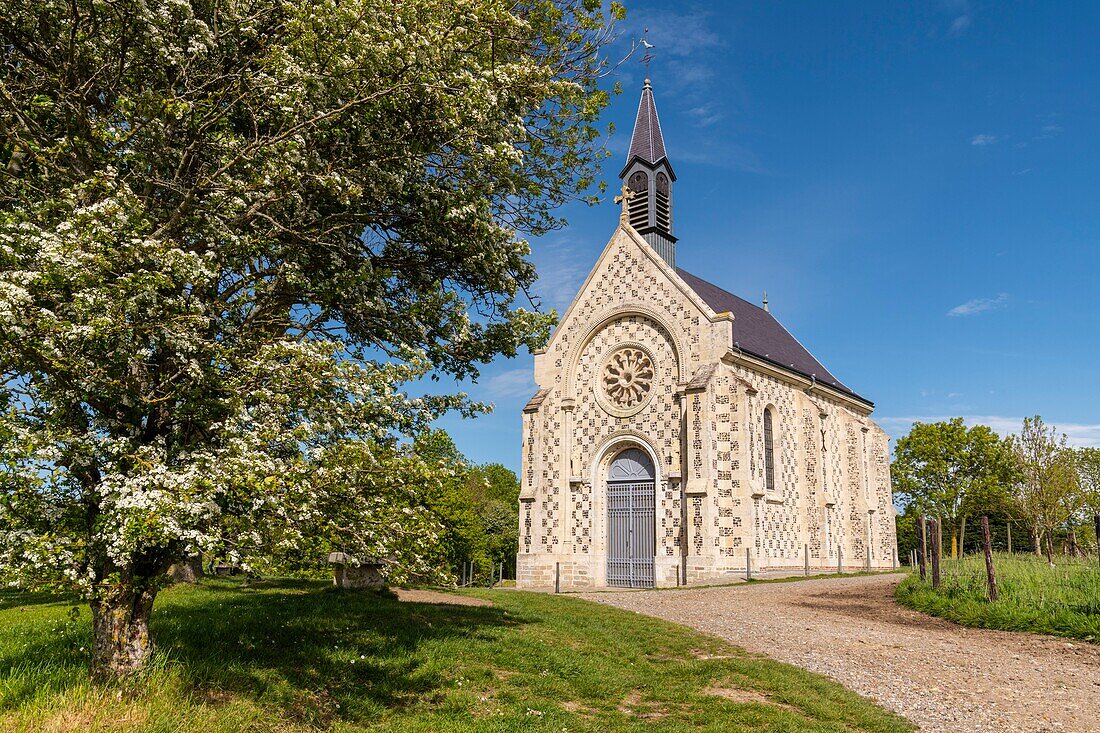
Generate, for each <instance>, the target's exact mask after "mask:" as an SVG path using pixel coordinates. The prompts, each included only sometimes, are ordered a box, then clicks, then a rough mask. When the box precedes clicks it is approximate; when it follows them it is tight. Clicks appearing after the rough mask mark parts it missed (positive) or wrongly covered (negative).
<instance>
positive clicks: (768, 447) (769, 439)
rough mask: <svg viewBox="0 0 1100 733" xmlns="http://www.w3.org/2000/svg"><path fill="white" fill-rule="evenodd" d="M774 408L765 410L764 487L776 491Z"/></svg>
mask: <svg viewBox="0 0 1100 733" xmlns="http://www.w3.org/2000/svg"><path fill="white" fill-rule="evenodd" d="M773 412H774V410H772V408H770V407H769V408H767V409H765V410H764V482H765V483H764V485H765V486H766V487H767V490H768V491H775V437H774V433H775V429H774V428H773V426H772V422H773V419H774V418H773V417H772V413H773Z"/></svg>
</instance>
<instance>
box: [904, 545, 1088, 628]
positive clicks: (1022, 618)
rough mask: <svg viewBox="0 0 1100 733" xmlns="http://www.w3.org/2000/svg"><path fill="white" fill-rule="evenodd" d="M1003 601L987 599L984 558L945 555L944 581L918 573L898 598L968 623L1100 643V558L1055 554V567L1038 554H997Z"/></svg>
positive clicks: (907, 603)
mask: <svg viewBox="0 0 1100 733" xmlns="http://www.w3.org/2000/svg"><path fill="white" fill-rule="evenodd" d="M993 563H994V568H995V571H996V576H997V587H998V591H999V593H998V595H999V597H998V599H997V601H995V602H990V601H989V600H988V596H987V594H988V590H987V585H986V570H985V557H984V556H982V555H970V556H967V557H963V558H960V559H959V560H950V559H944V561H943V563H942V572H941V576H942V582H941V584H940V588H939V589H938V590H933V589H932V582H931V572H929V578H928V579H927V580H924V581H922V580H921V579H920V576H919V575H918V574H917V573H913V574H912V575H910V576H909V577H908V578H906V579H905V580H904V581H902V582H901V583H900V584H899V585H898V589H897V598H898V600H900V601H901V602H902V603H904V604H905V605H907V606H909V607H911V608H914V609H916V610H918V611H924V612H925V613H930V614H933V615H935V616H940V617H943V618H946V619H949V620H951V621H954V622H956V623H960V624H963V625H965V626H979V627H983V628H990V629H1004V630H1007V631H1032V632H1037V633H1044V634H1055V635H1057V636H1068V637H1073V638H1077V639H1084V640H1086V641H1091V642H1093V643H1100V564H1098V563H1097V561H1096V558H1092V559H1091V560H1089V559H1083V558H1067V557H1059V558H1056V562H1055V565H1054V567H1051V566H1050V564H1049V563H1047V561H1046V558H1042V557H1037V556H1035V555H1020V554H1012V555H1010V554H1007V553H995V554H994V556H993Z"/></svg>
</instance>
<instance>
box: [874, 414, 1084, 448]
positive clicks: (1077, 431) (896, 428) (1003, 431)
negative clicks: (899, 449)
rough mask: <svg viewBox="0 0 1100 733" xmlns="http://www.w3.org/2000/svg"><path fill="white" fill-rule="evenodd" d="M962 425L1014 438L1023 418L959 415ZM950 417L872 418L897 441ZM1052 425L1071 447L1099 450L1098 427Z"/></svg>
mask: <svg viewBox="0 0 1100 733" xmlns="http://www.w3.org/2000/svg"><path fill="white" fill-rule="evenodd" d="M961 417H962V419H963V422H965V423H966V424H967V425H988V426H989V427H990V428H992V429H993V431H994V432H995V433H997V434H998V435H1001V436H1007V435H1015V434H1016V433H1019V432H1020V428H1021V427H1022V426H1023V423H1024V419H1023V417H1007V416H1004V415H963V416H961ZM951 418H952V416H951V415H918V416H912V417H878V418H875V422H877V423H878V424H879V425H880V426H882V429H883V430H885V431H886V432H887V433H888V434H889V435H890V437H891V438H895V439H896V438H900V437H902V436H903V435H906V434H907V433H908V432H909V429H910V428H912V426H913V423H915V422H923V423H932V422H942V421H945V420H950V419H951ZM1047 424H1048V425H1053V426H1054V427H1055V429H1056V430H1057V433H1058V434H1059V435H1061V434H1063V433H1064V434H1065V435H1066V438H1067V442H1068V443H1069V445H1071V446H1073V447H1074V448H1085V447H1091V448H1100V424H1096V425H1089V424H1086V423H1055V422H1048V423H1047Z"/></svg>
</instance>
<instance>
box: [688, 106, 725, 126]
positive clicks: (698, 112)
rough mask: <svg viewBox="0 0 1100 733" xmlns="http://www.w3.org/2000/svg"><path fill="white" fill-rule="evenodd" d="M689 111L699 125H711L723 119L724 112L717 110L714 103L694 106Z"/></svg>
mask: <svg viewBox="0 0 1100 733" xmlns="http://www.w3.org/2000/svg"><path fill="white" fill-rule="evenodd" d="M687 113H688V114H689V115H691V116H692V117H694V118H695V124H696V125H698V126H699V127H709V126H710V125H713V124H714V123H715V122H717V121H718V120H720V119H722V113H721V112H718V111H717V110H715V109H714V105H712V104H704V105H700V106H698V107H692V108H691V109H689V110H688V111H687Z"/></svg>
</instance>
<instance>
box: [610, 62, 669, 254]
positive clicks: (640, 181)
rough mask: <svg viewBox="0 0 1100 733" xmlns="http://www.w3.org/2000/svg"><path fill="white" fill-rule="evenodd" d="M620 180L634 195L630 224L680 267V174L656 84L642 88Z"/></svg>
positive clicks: (629, 212) (647, 81) (657, 250)
mask: <svg viewBox="0 0 1100 733" xmlns="http://www.w3.org/2000/svg"><path fill="white" fill-rule="evenodd" d="M619 178H621V179H622V180H623V182H624V183H625V184H626V186H627V187H628V188H629V189H630V190H631V191H632V192H633V194H634V196H633V197H631V198H630V199H629V201H628V202H627V221H628V222H629V223H630V226H631V227H633V228H634V229H635V230H636V231H637V232H638V234H640V235H642V238H643V239H645V241H646V242H648V243H649V246H650V247H652V248H653V249H654V250H656V252H657V254H659V255H660V256H661V259H663V260H664V261H665V262H667V263H668V265H669V267H673V268H675V267H676V237H674V236H672V184H673V183H674V182H675V181H676V174H675V173H673V172H672V166H671V165H670V164H669V162H668V156H666V155H665V139H664V136H663V135H662V134H661V121H660V120H659V119H658V118H657V105H656V104H655V103H654V101H653V85H652V84H651V83H650V81H649V79H648V78H647V79H646V80H645V84H644V85H643V86H642V98H641V101H639V102H638V116H637V118H636V119H635V120H634V135H633V136H632V137H631V138H630V153H629V154H628V155H627V160H626V166H625V167H623V169H622V171H621V172H620V173H619Z"/></svg>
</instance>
